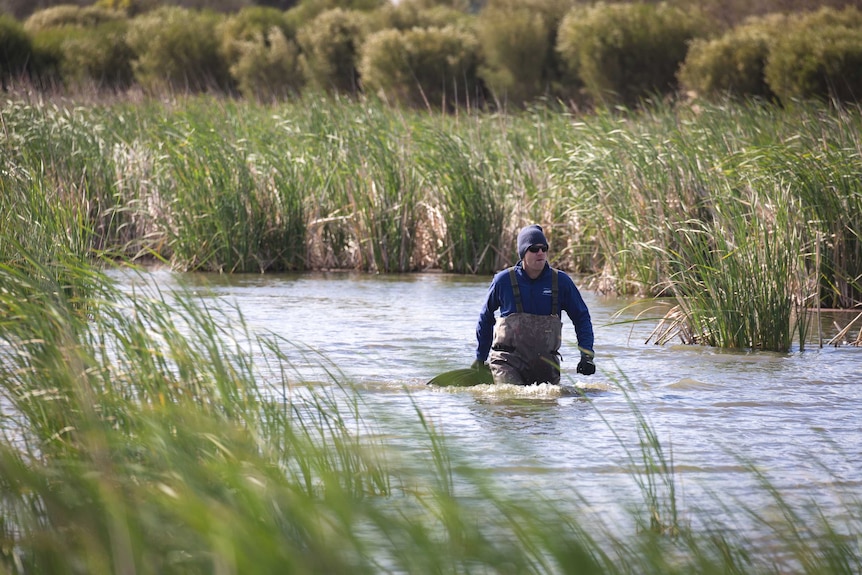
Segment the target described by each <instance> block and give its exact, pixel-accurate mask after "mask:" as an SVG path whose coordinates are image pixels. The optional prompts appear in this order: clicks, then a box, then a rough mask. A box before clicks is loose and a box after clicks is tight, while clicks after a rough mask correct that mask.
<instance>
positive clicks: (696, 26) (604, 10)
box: [557, 4, 706, 105]
mask: <svg viewBox="0 0 862 575" xmlns="http://www.w3.org/2000/svg"><path fill="white" fill-rule="evenodd" d="M705 29H706V23H705V21H704V20H702V19H701V18H699V17H698V15H697V12H687V11H683V10H680V9H678V8H674V7H671V6H668V5H666V4H658V5H653V4H596V5H595V6H593V7H590V8H582V7H577V8H575V9H573V10H572V11H571V12H569V14H567V15H566V17H565V19H564V20H563V23H562V24H561V26H560V34H559V39H558V43H557V49H558V50H559V52H560V55H561V57H562V59H563V61H564V62H565V65H566V66H567V68H568V70H569V72H570V73H572V74H573V75H575V76H576V77H579V78H580V79H581V80H582V81H583V82H584V85H585V86H586V90H587V92H588V93H589V95H590V97H591V98H592V99H593V100H594V101H595V102H597V103H601V102H605V103H608V104H613V103H621V104H626V105H631V104H637V103H638V102H639V101H640V100H641V99H643V98H646V97H650V96H653V95H655V94H668V93H673V92H674V91H675V90H676V87H677V82H676V73H677V69H678V68H679V65H680V64H681V63H682V62H683V60H685V56H686V51H687V47H688V43H689V42H690V41H691V40H692V39H694V38H696V37H698V36H702V35H704V34H705V32H704V30H705Z"/></svg>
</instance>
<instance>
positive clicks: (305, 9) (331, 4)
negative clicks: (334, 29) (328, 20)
mask: <svg viewBox="0 0 862 575" xmlns="http://www.w3.org/2000/svg"><path fill="white" fill-rule="evenodd" d="M388 4H389V0H300V1H299V2H297V3H296V5H295V6H294V7H293V8H291V9H290V10H288V11H287V12H286V13H285V16H286V18H287V20H288V22H290V24H291V25H292V26H293V27H294V28H296V29H297V30H298V29H300V28H302V27H303V26H305V25H306V24H308V23H309V22H311V21H312V20H314V19H315V18H316V17H317V16H319V15H320V14H322V13H324V12H326V11H327V10H334V9H335V8H341V9H342V10H350V11H355V12H371V11H375V10H377V9H378V8H381V7H383V6H386V5H388Z"/></svg>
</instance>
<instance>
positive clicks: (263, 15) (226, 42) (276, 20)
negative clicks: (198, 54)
mask: <svg viewBox="0 0 862 575" xmlns="http://www.w3.org/2000/svg"><path fill="white" fill-rule="evenodd" d="M273 27H275V28H278V29H280V30H281V31H282V33H283V34H284V36H285V38H290V39H293V38H294V37H295V36H296V30H295V29H294V27H293V26H291V25H290V24H289V22H288V19H287V17H286V16H285V13H284V12H282V11H281V10H276V9H275V8H264V7H252V8H244V9H243V10H240V11H239V12H237V13H236V14H234V15H232V16H230V17H228V18H227V19H226V20H225V21H224V22H223V23H222V25H221V26H220V27H219V38H220V41H221V52H222V57H223V58H224V60H225V62H227V63H228V65H229V66H232V65H234V64H236V62H237V60H239V58H240V56H241V54H242V51H243V50H242V45H243V43H244V42H248V41H251V40H254V39H255V38H257V37H258V36H260V35H261V34H264V35H265V34H268V33H269V32H270V31H271V30H272V28H273Z"/></svg>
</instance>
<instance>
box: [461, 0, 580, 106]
mask: <svg viewBox="0 0 862 575" xmlns="http://www.w3.org/2000/svg"><path fill="white" fill-rule="evenodd" d="M569 4H570V3H569V2H567V1H565V0H531V1H529V2H512V1H511V0H499V1H497V2H492V3H489V4H488V5H487V7H486V8H485V9H484V10H482V12H481V13H480V14H479V17H478V19H477V34H478V37H479V41H480V43H481V46H482V54H483V58H484V65H483V66H482V67H481V68H480V70H479V75H480V76H481V77H482V79H483V80H484V81H485V83H486V84H487V86H488V87H489V89H490V90H491V93H492V94H493V96H494V98H495V99H496V100H497V101H498V102H500V101H508V102H511V103H513V104H515V105H521V104H524V103H527V102H529V101H531V100H534V99H535V98H537V97H539V96H542V95H548V94H550V93H553V92H556V91H558V89H559V84H560V71H559V59H558V57H557V54H556V52H555V51H554V46H555V45H556V39H557V31H558V29H559V25H560V22H561V20H562V19H563V16H564V15H565V12H566V10H567V7H568V6H569Z"/></svg>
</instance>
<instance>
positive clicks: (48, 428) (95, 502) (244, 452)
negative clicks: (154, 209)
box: [0, 251, 862, 574]
mask: <svg viewBox="0 0 862 575" xmlns="http://www.w3.org/2000/svg"><path fill="white" fill-rule="evenodd" d="M71 284H75V285H79V286H86V288H85V289H78V290H74V291H71V292H70V291H69V290H67V289H65V288H66V287H67V285H71ZM0 318H2V320H0V342H2V347H0V407H2V430H3V441H2V445H0V493H2V495H0V498H2V499H0V509H2V513H0V542H2V545H0V564H2V569H3V571H4V572H7V573H37V572H38V573H133V572H134V573H261V572H279V573H381V572H383V573H468V572H469V573H476V572H481V573H596V574H599V573H602V574H606V573H625V574H628V573H655V574H659V573H661V574H668V573H679V574H683V573H722V574H726V573H746V574H752V573H776V572H781V573H818V574H830V573H842V574H849V573H858V572H859V571H860V567H862V553H860V548H859V543H858V540H856V539H854V537H855V536H856V534H858V533H859V525H860V515H862V514H860V511H862V507H860V504H859V501H858V499H857V498H856V497H848V498H847V499H846V500H845V501H844V503H845V506H846V511H845V512H844V513H842V516H841V517H834V518H833V517H828V516H826V515H825V514H824V513H823V512H820V511H819V509H818V508H816V507H815V508H813V509H812V508H811V507H809V506H808V505H807V502H802V506H799V507H796V506H795V502H794V501H792V500H790V499H788V498H786V497H785V496H784V495H783V494H782V493H779V492H778V491H777V490H775V489H774V488H772V487H771V486H770V485H769V482H768V481H767V480H766V479H765V478H762V477H760V476H757V475H756V473H757V472H756V471H755V470H754V466H752V473H754V474H755V476H756V477H760V479H761V480H762V488H763V490H764V492H765V494H766V495H767V497H766V499H767V500H768V501H772V502H773V504H774V506H773V507H772V508H771V509H759V508H758V509H753V508H747V507H745V506H743V505H737V504H735V502H731V501H725V500H720V501H721V503H722V504H723V505H724V506H725V508H726V509H727V515H728V517H729V519H728V521H727V522H726V523H725V522H722V521H720V520H718V519H716V518H714V517H708V516H707V517H698V516H697V515H696V510H694V511H691V512H690V513H689V512H687V511H684V510H683V509H681V507H680V502H679V501H678V500H677V499H678V496H677V494H676V489H675V478H674V470H673V462H672V458H671V456H670V454H669V453H668V452H667V451H666V450H665V449H664V447H663V446H662V444H661V442H660V439H659V437H658V436H657V434H656V433H655V431H654V430H653V429H652V427H651V425H650V424H649V422H648V421H647V420H646V419H645V418H644V417H643V416H642V415H641V414H639V413H638V411H637V408H636V406H635V403H634V402H630V403H631V405H632V409H633V411H634V414H635V422H636V429H637V437H638V438H639V440H638V445H637V447H634V446H632V447H626V446H625V445H624V447H625V449H626V453H628V457H629V459H630V466H631V474H632V477H633V479H634V481H635V485H636V486H637V487H638V488H639V490H640V491H641V494H642V497H643V502H642V504H640V505H636V506H634V507H633V508H632V509H631V510H630V512H631V521H630V524H629V525H628V526H620V525H618V524H613V522H612V521H610V520H603V519H602V517H601V514H597V513H596V512H595V510H588V505H587V503H588V502H586V501H580V496H579V495H578V494H577V493H573V494H572V501H571V503H572V505H571V506H569V505H565V506H560V505H559V502H554V501H548V500H546V498H544V497H543V495H542V493H541V492H529V491H526V492H524V491H522V492H520V493H519V494H518V495H517V497H516V496H514V495H511V494H507V492H506V490H502V489H499V488H498V486H496V485H495V483H494V481H495V480H494V479H492V477H491V476H490V474H489V473H487V472H485V471H482V470H481V469H480V468H479V467H478V465H476V463H475V462H471V461H469V460H468V459H466V458H464V457H463V456H461V455H460V454H459V453H458V450H457V446H456V445H454V444H453V443H451V442H449V441H447V439H446V437H445V436H444V435H443V434H442V433H441V432H440V431H439V430H437V429H436V428H435V427H434V425H432V424H431V422H430V421H428V420H427V419H426V418H425V417H424V415H423V414H422V412H421V410H420V409H418V408H417V409H416V415H417V417H416V420H415V421H406V422H396V423H397V424H398V425H399V426H400V428H401V429H411V428H412V429H414V430H417V431H418V432H419V433H418V437H424V441H425V443H426V446H427V449H414V450H411V451H410V453H409V456H408V455H406V454H403V453H399V452H398V451H397V449H392V448H390V447H387V445H386V444H385V443H384V441H383V439H382V438H381V435H379V434H378V433H377V431H378V430H377V425H378V424H381V423H384V422H385V421H386V417H387V416H386V415H385V414H381V413H375V412H372V411H371V409H370V408H369V407H368V406H366V405H364V404H363V401H362V397H361V395H360V394H359V393H357V392H356V391H354V390H353V389H352V388H351V387H350V386H349V385H347V384H346V383H345V382H344V381H342V380H343V378H342V377H340V376H339V375H338V370H337V367H336V366H331V365H326V363H325V361H324V360H323V359H322V358H320V359H319V361H320V363H321V366H322V371H323V372H324V373H328V374H329V380H328V381H321V382H317V383H314V382H308V381H301V380H297V379H296V378H295V373H296V372H295V371H294V369H293V366H294V365H296V362H298V361H308V360H309V358H307V357H305V358H301V357H299V356H298V355H297V354H299V353H300V352H301V351H302V350H300V349H299V348H295V347H292V346H290V345H289V344H288V343H287V342H281V341H278V340H275V339H274V338H267V337H260V336H258V335H255V334H252V333H249V331H248V330H247V329H245V328H244V326H243V325H242V322H241V321H239V322H237V321H236V320H235V319H234V320H231V321H228V320H227V319H226V318H224V317H221V316H220V315H219V314H214V313H211V312H209V311H208V310H207V309H206V307H204V305H203V303H202V302H201V301H197V300H195V299H194V298H192V297H191V296H190V295H188V294H184V293H179V294H160V293H132V294H123V293H120V292H119V291H118V290H117V289H116V287H115V286H113V285H112V284H111V282H110V281H109V280H108V279H107V278H106V277H103V276H101V274H99V273H98V272H94V271H92V270H90V269H89V268H86V267H84V266H80V267H77V268H74V267H62V266H60V267H54V268H48V267H45V266H42V265H40V264H39V263H37V262H36V261H34V260H32V259H30V258H28V257H27V254H26V252H25V251H22V252H21V258H20V259H19V260H17V261H16V262H14V263H12V264H3V265H2V266H0ZM226 326H230V327H226ZM260 362H263V363H265V364H266V366H267V368H268V369H267V370H266V371H265V372H264V371H262V370H261V369H260V365H259V364H260ZM273 374H275V375H273ZM620 441H621V443H623V440H622V439H620ZM717 497H718V496H717ZM581 504H583V506H584V512H583V513H578V512H572V509H578V508H579V507H578V506H579V505H581ZM687 513H688V515H687ZM692 514H694V515H692ZM611 515H612V514H611ZM695 525H697V526H699V527H694V526H695ZM739 525H750V526H751V530H755V531H758V532H759V533H760V537H759V539H758V541H751V540H747V539H746V536H745V533H744V532H743V531H741V530H740V529H739ZM764 541H765V542H766V543H764Z"/></svg>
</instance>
